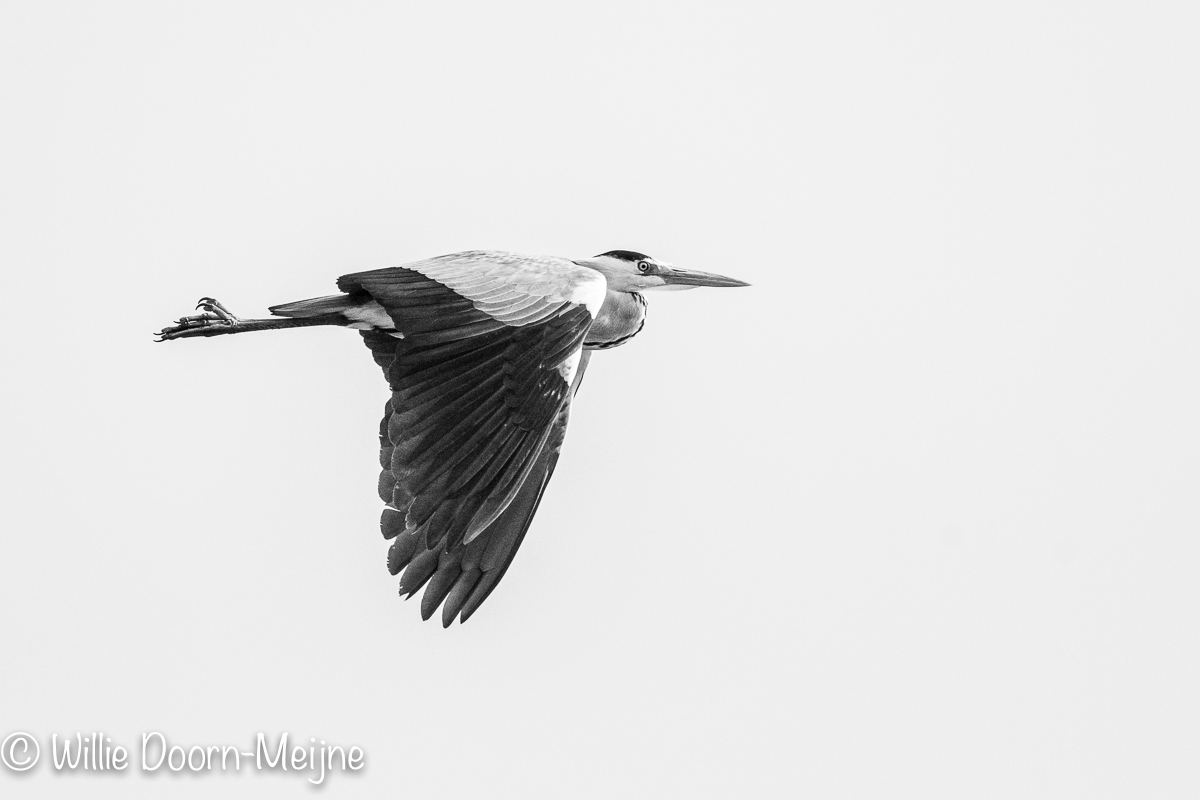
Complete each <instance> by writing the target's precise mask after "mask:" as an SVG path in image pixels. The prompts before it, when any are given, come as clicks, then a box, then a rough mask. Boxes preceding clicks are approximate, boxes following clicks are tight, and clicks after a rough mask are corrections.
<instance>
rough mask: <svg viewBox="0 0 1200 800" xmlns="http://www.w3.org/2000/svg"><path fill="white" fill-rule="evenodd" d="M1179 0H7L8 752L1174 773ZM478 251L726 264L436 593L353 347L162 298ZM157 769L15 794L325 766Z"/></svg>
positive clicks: (653, 767) (816, 778)
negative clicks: (172, 748) (396, 495)
mask: <svg viewBox="0 0 1200 800" xmlns="http://www.w3.org/2000/svg"><path fill="white" fill-rule="evenodd" d="M1195 9H1196V6H1195V5H1194V3H1187V2H1178V3H1165V2H1145V1H1144V0H1143V2H1128V3H1064V2H1015V3H1014V2H1011V1H1009V2H1003V3H1001V2H994V3H990V2H989V3H952V2H941V3H937V2H917V3H906V4H892V3H878V2H876V3H869V2H862V3H854V2H851V3H845V2H837V3H834V2H827V3H821V4H808V5H800V4H795V3H783V2H779V3H754V2H749V3H747V2H740V3H728V4H723V3H712V2H699V3H698V2H692V3H682V2H679V3H662V2H645V1H644V0H643V1H642V2H635V3H618V2H613V0H608V2H605V3H596V4H582V3H551V2H545V3H528V2H525V3H516V2H506V3H456V2H444V3H436V4H435V3H421V4H417V3H373V4H371V3H348V2H341V3H328V4H318V3H295V2H279V3H273V4H270V3H247V2H236V3H234V2H230V3H214V2H204V3H186V4H185V3H157V2H144V3H130V2H122V3H118V2H109V3H52V2H41V1H39V2H20V1H19V0H6V1H5V2H4V4H3V6H2V7H0V263H2V264H3V283H2V286H3V289H2V299H0V308H2V314H0V325H2V326H3V330H2V332H0V367H2V373H0V374H2V376H3V377H2V380H3V394H2V396H0V403H2V407H3V412H4V413H3V423H2V424H3V431H4V436H3V445H2V447H0V471H2V484H0V485H2V491H3V502H2V504H0V526H2V532H0V537H2V538H0V610H2V612H3V613H2V614H0V640H2V641H3V651H2V652H3V657H2V658H0V676H2V677H3V681H0V735H7V733H9V732H10V731H16V730H26V731H30V732H33V733H35V734H37V735H38V737H39V738H40V739H41V740H42V741H43V744H44V742H45V740H47V739H48V738H49V737H50V735H51V734H52V733H59V734H60V736H62V735H67V734H72V733H74V732H75V731H77V730H78V731H82V732H84V733H85V735H86V734H87V733H88V732H90V731H93V730H103V731H105V732H106V733H107V734H108V735H109V736H111V737H112V738H113V739H114V740H116V741H119V742H122V743H124V744H125V745H126V746H132V745H135V744H136V743H138V742H139V741H140V735H141V733H142V732H144V731H149V730H159V731H162V732H163V733H165V734H166V735H167V736H168V737H169V739H170V740H171V742H172V743H178V744H183V745H185V746H190V745H193V744H204V745H210V744H225V743H232V744H236V745H241V746H243V747H244V748H248V747H249V746H250V745H251V744H252V742H253V739H254V735H255V734H256V733H257V732H258V731H260V730H261V731H265V732H267V733H268V734H270V735H271V736H272V737H273V736H275V735H277V734H278V733H279V732H281V731H288V732H289V733H290V734H291V736H292V737H293V738H297V739H300V740H301V741H302V742H303V741H306V740H307V738H308V737H316V738H317V739H325V740H326V741H331V742H336V743H338V744H342V745H343V746H348V745H351V744H358V745H360V746H361V747H362V748H363V749H364V750H365V751H366V754H367V766H366V769H365V770H364V771H363V772H362V773H361V774H359V775H356V776H347V775H333V776H332V777H331V778H330V779H329V780H328V782H327V784H326V785H325V787H324V788H323V789H322V790H319V791H320V792H321V793H323V794H325V795H327V796H330V797H335V796H336V797H350V796H388V797H406V798H419V799H422V800H423V799H425V798H465V797H484V796H486V797H502V798H521V799H522V800H526V799H532V798H561V797H596V798H621V797H639V798H667V797H686V798H699V797H734V796H738V797H805V798H870V799H871V800H875V799H876V798H892V797H895V798H922V799H923V800H924V799H927V798H1042V797H1044V798H1067V797H1078V798H1089V799H1091V798H1102V797H1154V798H1174V797H1179V798H1184V797H1195V796H1197V793H1200V721H1198V719H1200V681H1198V679H1197V675H1200V638H1198V637H1197V625H1198V623H1200V588H1198V584H1197V571H1198V569H1200V540H1198V538H1197V534H1198V533H1200V502H1198V500H1197V487H1198V485H1200V423H1198V413H1197V410H1198V408H1200V381H1197V374H1196V373H1197V366H1198V357H1200V323H1198V321H1197V320H1198V314H1197V306H1198V301H1200V269H1198V264H1200V260H1198V256H1200V242H1198V238H1200V237H1198V234H1197V231H1198V226H1197V222H1198V219H1200V217H1198V211H1200V202H1198V201H1200V180H1198V179H1200V147H1198V146H1197V143H1198V142H1200V104H1198V100H1197V98H1198V97H1200V57H1198V56H1197V49H1198V48H1197V41H1200V26H1198V25H1197V15H1198V12H1197V11H1196V10H1195ZM472 248H497V249H508V250H515V251H518V252H529V253H550V254H556V255H565V256H575V257H580V256H589V255H593V254H595V253H599V252H602V251H604V250H609V249H613V248H626V249H635V250H642V251H644V252H648V253H650V254H652V255H654V256H656V257H658V258H660V259H664V260H667V261H671V262H674V263H676V264H678V265H680V266H683V267H689V268H693V269H700V270H706V271H712V272H720V273H724V274H728V275H732V276H734V277H737V278H741V279H744V280H747V281H750V282H751V283H753V284H754V286H753V288H750V289H739V290H717V289H709V290H697V291H695V292H689V293H685V294H675V295H652V296H651V297H650V301H651V308H650V319H649V321H648V323H647V325H646V328H645V330H644V331H643V333H642V334H641V335H640V336H639V337H638V338H637V339H636V340H635V341H634V342H632V343H630V344H629V345H627V346H625V347H623V348H621V349H620V350H617V351H614V352H610V353H601V354H598V355H597V357H596V358H595V359H593V361H592V366H591V369H590V370H589V372H588V376H587V380H586V381H585V383H584V386H583V390H582V392H581V393H580V395H579V401H578V403H577V404H576V408H575V414H574V416H573V420H572V430H571V432H570V434H569V436H568V438H567V447H566V451H565V454H564V457H563V459H562V461H561V463H560V464H559V469H558V472H557V474H556V476H555V478H554V481H553V483H552V484H551V487H550V490H549V492H548V494H547V496H546V500H545V502H544V503H543V505H542V509H541V511H540V513H539V514H538V517H537V520H536V522H535V524H534V526H533V528H532V530H531V532H530V534H529V537H528V538H527V539H526V541H525V544H524V546H523V547H522V549H521V551H520V554H519V556H518V557H517V559H516V561H515V562H514V564H513V567H512V569H511V570H510V571H509V572H508V574H507V576H506V577H505V579H504V581H503V582H502V583H501V585H500V587H499V589H498V590H497V591H496V592H495V594H493V595H492V597H491V599H489V601H488V602H487V603H486V604H484V606H483V607H482V609H481V610H480V611H479V613H478V614H476V616H475V617H474V618H472V619H471V621H470V622H469V623H468V624H467V625H465V626H463V627H459V626H457V625H455V626H454V627H453V628H451V629H449V630H443V629H442V628H441V627H440V625H438V624H437V623H436V622H429V623H422V622H421V621H420V618H419V613H418V608H417V603H416V601H414V602H411V603H407V604H405V603H402V602H401V601H400V600H398V599H397V598H396V597H395V586H396V582H397V581H396V579H394V578H391V577H390V576H389V575H388V574H387V572H386V570H385V569H384V556H385V552H386V543H385V542H384V541H383V540H382V539H381V538H380V536H379V532H378V528H377V520H378V515H379V510H380V507H381V504H380V502H379V500H378V498H377V497H376V493H375V481H376V476H377V465H376V460H375V459H376V455H377V439H376V430H377V424H378V419H379V416H380V413H381V409H382V406H383V403H384V400H385V399H386V397H387V392H386V387H385V384H384V381H383V379H382V377H381V375H380V374H379V370H378V369H377V368H376V367H375V365H374V364H373V363H372V361H371V358H370V356H369V354H368V352H367V350H366V349H365V348H364V347H363V345H362V344H361V342H360V341H359V339H358V336H357V335H355V334H353V333H351V332H347V331H340V330H335V329H309V330H298V331H285V332H270V333H262V334H256V335H253V336H237V337H226V338H219V339H211V340H190V341H182V342H172V343H166V344H155V343H153V342H152V340H151V333H152V332H153V331H155V330H158V329H159V328H161V327H163V326H164V325H166V324H169V323H170V322H171V321H172V320H173V319H174V318H176V317H178V316H180V315H181V314H184V313H190V309H191V307H192V305H193V304H194V303H195V301H196V299H197V298H198V297H200V296H201V295H204V294H212V295H215V296H216V297H218V298H220V299H221V300H222V301H223V302H225V303H226V304H227V305H228V306H229V307H230V308H232V309H233V310H234V311H235V312H236V313H239V314H241V315H243V316H262V315H264V312H265V309H266V306H268V305H270V304H273V303H281V302H286V301H291V300H297V299H303V298H307V297H312V296H316V295H321V294H327V293H329V292H331V291H332V290H333V289H334V286H333V281H334V279H335V278H336V277H337V276H338V275H340V274H343V273H346V272H351V271H356V270H363V269H372V268H377V267H385V266H390V265H394V264H399V263H403V262H406V261H412V260H416V259H419V258H423V257H427V256H432V255H437V254H440V253H446V252H454V251H457V250H464V249H472ZM45 758H46V754H45V751H43V759H45ZM165 772H166V770H165V769H164V770H163V771H162V772H161V773H158V774H155V775H142V774H139V773H136V772H130V773H126V774H123V775H104V776H99V775H87V774H76V775H58V774H54V772H53V771H52V770H51V769H50V768H49V765H48V763H46V762H45V761H44V762H43V763H42V764H40V765H39V766H38V767H37V769H35V770H34V771H33V772H31V773H27V774H25V775H23V776H19V777H18V776H14V775H13V774H12V773H10V772H8V771H5V770H2V769H0V793H3V794H5V795H6V796H8V794H9V792H12V791H15V792H16V793H17V794H21V795H26V796H39V797H40V796H64V797H65V796H71V797H85V796H86V797H93V796H104V795H109V796H115V797H126V796H130V797H132V796H138V797H150V796H161V793H162V792H163V791H164V790H166V789H169V790H171V793H172V794H173V795H175V796H185V797H186V796H195V797H216V796H221V797H227V796H244V797H271V796H280V797H295V796H308V795H309V794H311V793H312V792H313V791H316V790H311V789H309V788H306V787H305V785H304V776H296V775H293V774H291V773H288V774H282V773H268V774H255V773H252V772H249V771H248V770H245V769H244V770H243V773H242V774H232V775H221V774H202V775H199V776H191V775H184V776H182V777H173V776H170V775H167V774H163V773H165Z"/></svg>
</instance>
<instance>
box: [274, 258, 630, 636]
mask: <svg viewBox="0 0 1200 800" xmlns="http://www.w3.org/2000/svg"><path fill="white" fill-rule="evenodd" d="M338 287H339V288H340V289H341V290H342V291H344V292H346V293H347V294H348V295H349V299H351V300H353V302H354V303H356V305H357V308H358V309H359V311H358V313H359V314H360V316H361V317H362V319H363V320H369V322H364V323H363V324H364V327H367V328H368V329H367V330H364V331H363V333H362V335H363V338H364V339H365V341H366V343H367V346H368V347H370V349H371V352H372V354H373V355H374V356H375V361H376V363H378V364H379V365H380V366H381V367H382V368H383V371H384V375H385V376H386V378H387V380H388V383H389V384H390V385H391V388H392V397H391V399H390V400H389V401H388V403H387V405H386V406H385V409H384V418H383V422H382V424H381V426H380V443H381V451H380V463H381V466H382V467H383V472H382V473H381V475H380V481H379V491H380V496H381V497H382V498H383V499H384V500H385V502H388V503H389V506H388V508H385V509H384V512H383V518H382V521H381V525H382V528H383V534H384V536H385V537H386V538H392V539H395V541H394V542H393V543H392V547H391V550H390V551H389V553H388V568H389V570H391V572H392V574H396V573H397V572H399V571H400V570H401V569H404V575H403V576H402V578H401V580H400V591H401V593H404V594H407V595H408V596H412V594H414V593H415V592H417V591H418V590H419V589H420V588H421V587H422V586H423V585H424V584H425V583H426V582H429V587H428V588H427V589H426V590H425V594H424V596H423V598H422V603H421V613H422V616H423V617H425V618H426V619H428V618H429V617H430V616H431V615H432V614H433V612H434V611H435V610H436V609H437V607H438V606H439V605H440V604H441V603H442V602H443V600H444V601H445V607H444V609H443V613H442V622H443V624H444V625H449V624H450V622H451V621H453V619H454V617H455V616H457V615H459V614H460V613H461V618H462V619H463V620H464V621H465V620H466V619H467V618H468V617H469V616H470V615H471V614H472V613H473V612H474V611H475V609H476V608H478V607H479V604H480V603H482V602H483V600H484V599H485V598H486V597H487V595H488V594H489V593H490V592H491V591H492V589H493V588H494V587H495V585H496V583H497V582H498V581H499V580H500V578H501V577H502V576H503V574H504V571H505V569H507V567H508V564H509V562H510V561H511V560H512V557H513V555H514V554H515V552H516V550H517V547H518V546H519V545H520V543H521V539H522V538H523V537H524V535H525V531H526V530H527V529H528V527H529V522H530V520H531V519H532V517H533V514H534V512H535V511H536V510H537V506H538V503H539V502H540V500H541V496H542V492H543V491H544V490H545V487H546V483H547V482H548V481H549V479H550V475H551V474H552V473H553V471H554V465H555V463H556V462H557V460H558V452H559V448H560V447H561V445H562V441H563V436H564V434H565V431H566V424H567V419H568V416H569V412H570V402H571V397H572V395H573V389H574V387H576V386H578V381H579V379H581V378H582V373H583V368H584V366H585V364H586V359H585V358H584V353H583V340H584V336H585V334H586V333H587V329H588V327H589V326H590V325H591V323H592V320H593V318H594V316H595V314H596V312H597V311H598V309H599V307H600V305H601V304H602V303H603V300H604V295H605V290H606V287H605V282H604V278H603V276H601V275H600V274H599V273H597V272H594V271H593V270H589V269H587V268H584V267H579V266H578V265H576V264H574V263H573V262H570V261H567V260H565V259H553V258H544V259H531V258H528V257H523V256H515V255H510V254H506V253H493V252H472V253H461V254H456V255H453V256H443V257H441V258H436V259H431V260H429V261H423V262H418V263H416V264H410V265H406V266H404V267H394V268H391V269H383V270H374V271H371V272H360V273H355V274H353V275H346V276H343V277H342V278H340V279H339V280H338ZM372 306H376V307H377V308H379V309H381V310H382V311H383V312H385V313H386V317H382V315H380V314H379V313H378V312H377V311H373V310H372V309H371V307H372ZM280 311H281V312H285V313H286V309H280ZM372 314H373V315H374V316H372ZM389 320H390V322H391V324H392V326H393V327H392V328H389V327H388V326H387V322H388V321H389ZM431 579H432V580H431Z"/></svg>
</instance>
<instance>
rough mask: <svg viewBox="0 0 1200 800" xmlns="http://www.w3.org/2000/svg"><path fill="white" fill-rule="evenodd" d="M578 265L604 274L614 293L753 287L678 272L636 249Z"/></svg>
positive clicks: (727, 279) (598, 257)
mask: <svg viewBox="0 0 1200 800" xmlns="http://www.w3.org/2000/svg"><path fill="white" fill-rule="evenodd" d="M576 263H578V264H582V265H583V266H585V267H591V268H592V269H594V270H596V271H597V272H600V273H603V275H604V277H605V279H606V280H607V281H608V288H609V289H610V290H611V291H614V292H644V291H646V290H648V289H694V288H696V287H697V286H749V285H750V284H748V283H745V282H743V281H739V280H735V279H733V278H726V277H725V276H724V275H713V274H711V273H708V272H696V271H694V270H689V269H677V268H675V267H673V266H671V265H670V264H668V263H666V262H665V261H656V260H655V259H653V258H651V257H650V256H648V255H646V254H645V253H636V252H634V251H633V250H609V251H608V252H607V253H601V254H600V255H598V256H595V257H593V258H585V259H580V260H579V261H577V262H576Z"/></svg>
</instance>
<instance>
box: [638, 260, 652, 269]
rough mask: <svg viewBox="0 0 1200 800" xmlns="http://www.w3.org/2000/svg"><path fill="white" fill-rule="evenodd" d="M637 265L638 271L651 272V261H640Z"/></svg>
mask: <svg viewBox="0 0 1200 800" xmlns="http://www.w3.org/2000/svg"><path fill="white" fill-rule="evenodd" d="M637 267H638V272H649V271H650V262H649V261H639V262H638V265H637Z"/></svg>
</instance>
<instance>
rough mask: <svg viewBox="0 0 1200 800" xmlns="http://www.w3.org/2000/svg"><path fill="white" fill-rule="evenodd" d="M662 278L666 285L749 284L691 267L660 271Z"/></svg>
mask: <svg viewBox="0 0 1200 800" xmlns="http://www.w3.org/2000/svg"><path fill="white" fill-rule="evenodd" d="M662 279H663V281H664V282H665V283H666V285H667V286H671V285H672V284H674V285H677V286H749V285H750V284H748V283H746V282H745V281H739V280H738V279H736V278H726V277H725V276H724V275H714V274H712V273H711V272H697V271H695V270H691V269H675V268H674V267H671V269H670V270H669V271H667V270H664V271H663V272H662Z"/></svg>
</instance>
